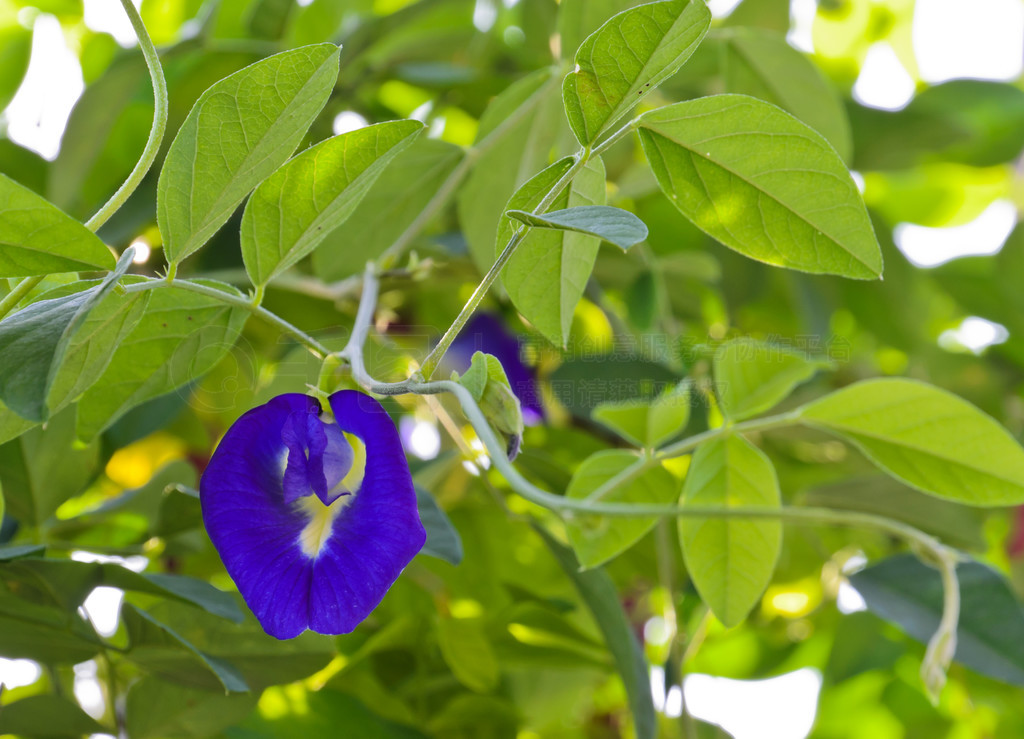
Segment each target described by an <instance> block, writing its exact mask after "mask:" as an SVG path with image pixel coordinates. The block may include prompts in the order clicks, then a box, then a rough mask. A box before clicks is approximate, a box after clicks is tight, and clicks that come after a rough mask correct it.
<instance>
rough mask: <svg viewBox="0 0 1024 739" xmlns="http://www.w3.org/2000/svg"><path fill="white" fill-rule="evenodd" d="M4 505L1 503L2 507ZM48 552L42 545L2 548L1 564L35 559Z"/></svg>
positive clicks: (0, 554)
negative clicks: (23, 558) (27, 558)
mask: <svg viewBox="0 0 1024 739" xmlns="http://www.w3.org/2000/svg"><path fill="white" fill-rule="evenodd" d="M2 506H3V503H2V502H0V507H2ZM45 551H46V547H45V546H43V545H42V544H15V545H6V546H2V547H0V562H12V561H14V560H16V559H21V558H22V557H34V556H36V555H37V554H42V553H43V552H45Z"/></svg>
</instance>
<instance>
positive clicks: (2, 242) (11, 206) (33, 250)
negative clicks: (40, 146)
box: [0, 174, 114, 277]
mask: <svg viewBox="0 0 1024 739" xmlns="http://www.w3.org/2000/svg"><path fill="white" fill-rule="evenodd" d="M113 268H114V257H113V255H111V253H110V250H109V249H107V247H106V246H105V245H104V244H103V242H102V241H100V240H99V238H98V237H97V236H96V234H94V233H93V232H92V231H90V230H89V229H87V228H86V227H85V226H83V225H82V224H81V223H79V222H78V221H76V220H75V219H73V218H71V217H70V216H68V215H66V214H65V213H63V212H62V211H60V210H59V209H58V208H57V207H56V206H54V205H52V204H51V203H49V202H47V201H46V200H45V199H44V198H41V197H40V196H39V195H36V194H35V193H34V192H32V191H31V190H29V189H28V188H27V187H23V186H21V185H19V184H18V183H17V182H15V181H14V180H12V179H11V178H9V177H7V176H6V175H3V174H0V277H31V276H33V275H47V274H50V273H53V272H81V271H90V270H98V269H102V270H108V269H113Z"/></svg>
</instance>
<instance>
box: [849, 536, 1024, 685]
mask: <svg viewBox="0 0 1024 739" xmlns="http://www.w3.org/2000/svg"><path fill="white" fill-rule="evenodd" d="M956 574H957V578H958V579H959V581H960V623H959V625H958V627H957V632H956V635H957V646H956V654H955V655H954V657H953V659H954V660H956V661H957V662H960V663H961V664H964V665H966V666H968V667H970V668H971V669H972V670H976V671H977V672H980V673H981V674H982V675H988V676H989V677H992V678H995V679H996V680H1001V681H1003V682H1007V683H1011V684H1013V685H1024V607H1022V605H1021V603H1020V601H1019V600H1018V599H1017V597H1016V596H1015V595H1014V594H1013V591H1012V589H1011V588H1010V584H1009V583H1008V582H1007V581H1006V579H1005V578H1004V577H1003V576H1002V575H1000V574H999V573H998V572H996V571H995V570H993V569H992V568H991V567H989V566H988V565H985V564H982V563H981V562H977V561H975V560H968V561H967V562H963V563H961V564H959V565H958V566H957V568H956ZM850 583H851V584H852V585H853V587H855V588H856V589H857V591H858V592H859V593H860V594H861V596H863V598H864V601H865V602H866V603H867V605H868V608H869V609H871V610H872V611H873V612H874V613H876V614H878V615H879V616H881V617H882V618H883V619H885V620H886V621H890V622H892V623H895V624H897V625H898V626H899V627H900V628H901V629H903V630H904V631H905V632H906V633H907V634H908V635H909V636H911V637H913V638H914V639H916V640H917V641H919V642H922V643H927V642H928V640H929V639H931V637H932V635H933V634H934V633H935V631H936V629H938V626H939V619H940V618H941V615H942V577H941V576H940V575H939V573H938V571H937V570H934V569H932V568H931V567H929V566H927V565H925V564H923V563H922V562H921V561H920V560H918V559H917V558H916V557H914V556H913V555H910V554H902V555H899V556H896V557H890V558H889V559H886V560H885V561H883V562H880V563H879V564H877V565H874V566H872V567H868V568H867V569H865V570H861V571H860V572H858V573H855V574H853V575H851V576H850Z"/></svg>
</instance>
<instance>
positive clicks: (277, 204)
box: [241, 121, 423, 285]
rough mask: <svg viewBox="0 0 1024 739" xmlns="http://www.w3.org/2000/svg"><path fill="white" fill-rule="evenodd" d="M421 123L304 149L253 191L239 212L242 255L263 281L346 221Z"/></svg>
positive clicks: (369, 130) (256, 280)
mask: <svg viewBox="0 0 1024 739" xmlns="http://www.w3.org/2000/svg"><path fill="white" fill-rule="evenodd" d="M421 130H423V124H422V123H420V122H419V121H391V122H390V123H379V124H377V125H375V126H367V127H366V128H362V129H359V130H357V131H352V132H350V133H346V134H343V135H341V136H335V137H334V138H331V139H327V140H326V141H324V142H321V143H319V144H317V145H316V146H314V147H311V148H309V149H306V150H305V151H304V152H302V153H301V154H299V155H298V156H296V157H294V158H293V159H291V160H290V161H289V162H288V163H287V164H285V165H284V166H283V167H281V168H280V169H278V170H277V171H276V172H274V174H272V175H271V176H270V177H268V178H267V179H266V180H264V181H263V183H262V184H260V186H259V187H257V188H256V191H255V192H254V193H253V194H252V197H251V198H249V202H248V203H246V206H245V212H244V214H243V215H242V234H241V238H242V258H243V260H244V261H245V269H246V271H247V272H248V274H249V279H250V280H252V282H253V284H254V285H264V284H266V283H267V282H269V281H270V280H272V279H273V278H274V277H276V276H277V275H279V274H281V273H282V272H283V271H284V270H286V269H288V268H289V267H291V266H292V265H294V264H295V263H296V262H298V261H299V260H300V259H302V258H303V257H305V256H306V255H308V254H309V253H310V252H312V251H313V250H314V249H315V248H316V247H317V246H318V245H319V244H320V243H321V242H322V241H323V240H324V239H325V238H327V236H329V235H330V234H331V233H332V232H333V231H334V230H335V229H336V228H338V226H340V225H341V224H342V223H344V222H345V221H346V220H347V219H348V217H349V216H350V215H352V212H353V210H355V207H356V206H357V205H358V204H359V201H360V200H362V199H363V196H364V195H366V192H367V190H368V189H369V188H370V186H371V185H372V184H373V183H374V182H375V181H376V180H377V178H378V177H379V176H380V174H381V172H383V171H384V168H385V167H387V166H388V164H390V163H391V162H392V161H393V160H394V158H395V156H396V155H397V154H398V153H399V152H401V151H402V150H404V149H406V148H407V147H408V146H409V144H411V143H412V142H413V140H414V139H415V137H416V136H417V135H418V134H419V132H420V131H421Z"/></svg>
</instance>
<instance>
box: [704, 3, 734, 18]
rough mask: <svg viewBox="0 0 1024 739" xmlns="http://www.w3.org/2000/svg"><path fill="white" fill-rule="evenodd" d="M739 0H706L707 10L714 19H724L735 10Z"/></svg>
mask: <svg viewBox="0 0 1024 739" xmlns="http://www.w3.org/2000/svg"><path fill="white" fill-rule="evenodd" d="M740 2H741V0H708V10H710V11H711V15H713V16H714V17H715V18H724V17H725V16H727V15H729V13H731V12H732V11H734V10H736V6H737V5H739V4H740Z"/></svg>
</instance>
